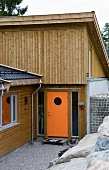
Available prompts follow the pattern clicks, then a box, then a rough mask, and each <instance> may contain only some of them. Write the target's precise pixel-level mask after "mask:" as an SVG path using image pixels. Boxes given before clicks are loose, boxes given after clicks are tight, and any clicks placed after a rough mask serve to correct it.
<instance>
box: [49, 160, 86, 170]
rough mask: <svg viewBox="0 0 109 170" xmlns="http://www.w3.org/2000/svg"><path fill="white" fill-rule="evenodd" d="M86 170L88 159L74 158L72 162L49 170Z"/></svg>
mask: <svg viewBox="0 0 109 170" xmlns="http://www.w3.org/2000/svg"><path fill="white" fill-rule="evenodd" d="M81 169H83V170H86V169H87V167H86V159H85V158H74V159H72V160H71V161H70V162H66V163H62V164H57V165H55V166H53V167H50V168H49V170H81Z"/></svg>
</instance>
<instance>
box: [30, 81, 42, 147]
mask: <svg viewBox="0 0 109 170" xmlns="http://www.w3.org/2000/svg"><path fill="white" fill-rule="evenodd" d="M41 83H42V81H41V79H40V82H39V84H40V85H39V87H38V89H36V90H35V91H34V92H33V94H32V114H31V119H32V120H31V124H32V126H31V133H32V134H31V144H33V143H34V118H33V117H34V116H33V97H34V95H35V94H36V93H37V92H38V91H39V89H40V88H41Z"/></svg>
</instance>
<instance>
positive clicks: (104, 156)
mask: <svg viewBox="0 0 109 170" xmlns="http://www.w3.org/2000/svg"><path fill="white" fill-rule="evenodd" d="M97 160H102V161H105V162H108V163H109V150H106V151H99V152H93V153H91V154H90V155H88V156H87V158H86V164H87V167H90V165H91V164H92V163H93V164H94V161H95V162H96V161H97Z"/></svg>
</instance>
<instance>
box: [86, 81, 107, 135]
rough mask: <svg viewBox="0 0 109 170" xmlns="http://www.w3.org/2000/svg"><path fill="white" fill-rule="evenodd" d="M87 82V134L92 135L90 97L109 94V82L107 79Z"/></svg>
mask: <svg viewBox="0 0 109 170" xmlns="http://www.w3.org/2000/svg"><path fill="white" fill-rule="evenodd" d="M87 81H88V83H87V94H86V95H87V133H90V96H93V95H95V94H100V93H107V92H109V81H108V79H106V78H89V79H88V80H87Z"/></svg>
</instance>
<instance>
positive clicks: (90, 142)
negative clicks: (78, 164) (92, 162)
mask: <svg viewBox="0 0 109 170" xmlns="http://www.w3.org/2000/svg"><path fill="white" fill-rule="evenodd" d="M96 141H97V134H96V133H94V134H89V135H86V136H85V137H84V138H83V139H82V140H81V141H80V142H79V143H78V144H77V145H76V146H75V147H73V148H71V149H69V150H68V151H66V152H65V153H64V154H63V155H62V156H61V157H60V158H59V159H58V161H57V162H56V164H59V163H63V162H68V161H70V160H71V159H72V158H79V157H86V156H87V155H89V154H90V153H92V152H94V151H95V143H96Z"/></svg>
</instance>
